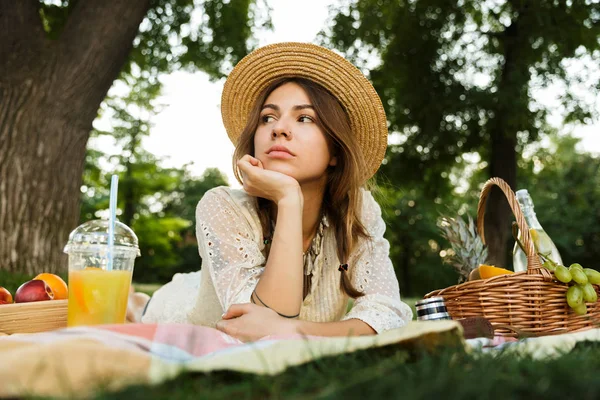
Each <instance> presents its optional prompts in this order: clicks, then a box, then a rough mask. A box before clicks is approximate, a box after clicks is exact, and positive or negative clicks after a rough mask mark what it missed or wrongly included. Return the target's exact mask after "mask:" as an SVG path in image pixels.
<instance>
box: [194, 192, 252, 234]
mask: <svg viewBox="0 0 600 400" xmlns="http://www.w3.org/2000/svg"><path fill="white" fill-rule="evenodd" d="M223 214H225V216H227V220H231V221H232V222H233V221H236V220H239V219H240V218H242V219H245V220H247V221H248V223H250V225H251V226H252V227H253V228H254V227H255V226H256V225H257V223H258V220H259V219H258V213H257V202H256V197H253V196H250V195H248V193H246V192H245V191H244V190H241V189H234V188H230V187H229V186H217V187H214V188H212V189H210V190H208V191H207V192H206V193H204V196H202V198H201V199H200V201H199V202H198V206H197V207H196V219H198V220H206V219H214V218H215V217H217V218H219V219H223V218H224V216H223Z"/></svg>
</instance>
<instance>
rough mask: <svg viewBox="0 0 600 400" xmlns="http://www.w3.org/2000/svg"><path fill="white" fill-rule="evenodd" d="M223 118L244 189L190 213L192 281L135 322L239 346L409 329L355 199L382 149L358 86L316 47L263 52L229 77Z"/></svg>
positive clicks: (378, 240)
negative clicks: (197, 264)
mask: <svg viewBox="0 0 600 400" xmlns="http://www.w3.org/2000/svg"><path fill="white" fill-rule="evenodd" d="M221 107H222V116H223V122H224V124H225V128H226V130H227V133H228V135H229V137H230V139H231V140H232V141H233V143H234V144H235V146H236V150H235V154H234V157H233V158H234V171H235V173H236V177H237V178H238V180H239V181H240V183H242V184H243V190H235V189H230V188H228V187H218V188H215V189H212V190H210V191H209V192H207V193H206V194H205V195H204V197H203V198H202V199H201V200H200V203H199V204H198V208H197V212H196V218H197V226H196V233H197V238H198V247H199V252H200V256H201V258H202V268H201V270H200V272H197V273H192V274H181V275H176V276H175V277H174V279H173V281H172V282H171V283H169V284H167V285H166V286H164V287H163V288H161V289H159V290H158V291H157V292H156V293H155V295H154V297H153V299H152V301H151V302H150V303H149V304H148V306H147V309H146V311H145V314H144V316H143V318H142V321H144V322H187V323H194V324H201V325H205V326H213V327H216V328H217V329H219V330H221V331H223V332H226V333H228V334H230V335H232V336H235V337H237V338H239V339H241V340H244V341H249V340H256V339H258V338H260V337H263V336H266V335H270V334H287V333H302V334H308V335H320V336H345V335H365V334H374V333H379V332H383V331H385V330H389V329H393V328H398V327H401V326H403V325H405V324H406V323H407V322H408V321H409V320H410V319H411V318H412V313H411V310H410V308H409V307H408V306H407V305H406V304H405V303H403V302H402V301H401V300H400V294H399V288H398V281H397V278H396V276H395V274H394V269H393V266H392V263H391V261H390V259H389V244H388V242H387V240H385V239H384V237H383V233H384V231H385V223H384V221H383V219H382V218H381V210H380V207H379V205H378V204H377V203H376V202H375V200H374V199H373V196H372V195H371V193H370V192H369V191H367V190H366V189H364V185H365V183H366V181H367V180H368V179H369V178H370V177H371V176H372V175H373V174H374V173H375V172H376V170H377V169H378V167H379V165H380V164H381V161H382V159H383V156H384V154H385V149H386V146H387V125H386V118H385V113H384V111H383V107H382V104H381V100H380V99H379V97H378V96H377V93H376V92H375V90H374V89H373V87H372V86H371V84H370V83H369V81H368V80H367V79H366V78H365V77H364V75H362V73H361V72H360V71H359V70H358V69H357V68H356V67H354V66H353V65H352V64H350V63H349V62H348V61H346V60H345V59H344V58H342V57H340V56H339V55H337V54H335V53H333V52H331V51H329V50H327V49H325V48H323V47H319V46H315V45H311V44H303V43H280V44H275V45H270V46H266V47H263V48H261V49H258V50H256V51H254V52H252V53H251V54H249V55H248V56H247V57H245V58H244V59H243V60H242V61H240V63H239V64H238V65H237V66H236V67H235V68H234V69H233V71H232V72H231V74H230V76H229V77H228V79H227V81H226V83H225V87H224V90H223V96H222V104H221ZM350 299H353V304H352V308H351V309H350V311H348V306H349V301H350Z"/></svg>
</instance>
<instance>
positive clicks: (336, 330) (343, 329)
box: [292, 319, 377, 336]
mask: <svg viewBox="0 0 600 400" xmlns="http://www.w3.org/2000/svg"><path fill="white" fill-rule="evenodd" d="M292 323H294V324H295V326H296V331H297V332H298V333H300V334H302V335H312V336H362V335H374V334H376V333H377V332H375V330H374V329H373V328H371V326H370V325H369V324H367V323H366V322H363V321H361V320H360V319H349V320H346V321H337V322H310V321H300V320H297V321H292Z"/></svg>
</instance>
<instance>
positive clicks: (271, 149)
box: [254, 82, 336, 184]
mask: <svg viewBox="0 0 600 400" xmlns="http://www.w3.org/2000/svg"><path fill="white" fill-rule="evenodd" d="M316 119H317V114H316V112H315V110H314V109H313V107H312V104H311V101H310V99H309V97H308V95H307V94H306V92H305V91H304V89H302V87H301V86H299V85H298V84H296V83H294V82H288V83H285V84H283V85H281V86H279V87H278V88H277V89H275V90H274V91H273V92H272V93H271V94H270V95H269V96H268V97H267V99H266V100H265V104H263V107H262V110H261V113H260V120H259V123H258V128H257V129H256V134H255V135H254V151H255V154H254V156H255V157H256V158H258V159H259V160H260V161H261V162H262V164H263V166H264V167H265V169H268V170H273V171H277V172H281V173H283V174H286V175H289V176H291V177H293V178H295V179H296V180H297V181H298V182H299V183H300V184H302V183H307V182H311V181H318V180H321V179H323V178H324V176H325V171H326V169H327V167H328V166H330V165H335V163H336V159H335V157H332V156H331V154H330V152H329V148H328V146H327V141H326V139H325V134H324V133H323V131H322V130H321V128H319V126H318V125H317V123H316Z"/></svg>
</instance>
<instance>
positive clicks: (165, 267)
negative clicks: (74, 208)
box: [81, 73, 227, 282]
mask: <svg viewBox="0 0 600 400" xmlns="http://www.w3.org/2000/svg"><path fill="white" fill-rule="evenodd" d="M123 78H124V79H125V80H126V81H127V83H128V86H127V91H126V92H125V93H124V94H122V95H112V96H110V97H109V98H108V99H107V100H106V101H105V103H104V105H103V110H102V111H103V112H104V113H106V114H107V115H108V116H110V117H111V125H112V127H111V130H110V131H107V132H100V131H96V132H95V135H110V136H112V137H114V139H115V145H116V147H117V148H120V149H122V151H121V152H119V153H117V154H113V155H108V154H103V153H102V152H99V151H97V150H94V149H89V151H88V154H87V158H86V164H87V165H86V170H85V173H84V186H83V190H82V192H83V196H82V215H81V216H82V220H89V219H93V218H96V217H98V216H99V214H98V211H103V212H104V213H106V209H107V208H108V201H109V188H110V175H111V174H113V173H116V174H118V175H119V198H118V208H119V209H120V210H122V213H121V214H120V216H119V219H120V220H121V221H122V222H123V223H125V224H126V225H128V226H130V227H131V228H132V229H133V230H134V232H136V234H137V236H138V239H139V243H140V249H141V253H142V256H141V257H140V258H138V259H137V260H136V267H135V269H134V280H136V281H139V282H166V281H168V280H170V278H171V277H172V275H173V274H174V273H176V272H187V271H194V270H198V269H199V268H200V257H199V255H198V250H197V246H196V241H195V237H194V231H193V224H194V220H195V215H194V214H195V208H196V204H197V203H198V201H199V200H200V198H201V197H202V195H203V194H204V193H205V192H206V191H207V190H208V189H210V188H212V187H214V186H219V185H226V184H227V181H226V179H225V178H224V176H223V174H221V173H220V172H219V171H218V170H216V169H209V170H207V171H206V172H205V173H204V175H203V176H202V177H201V178H200V179H198V178H196V177H193V176H192V175H191V174H190V173H189V171H188V166H187V165H186V166H184V167H183V168H182V169H175V168H164V167H162V166H161V160H160V159H159V158H157V157H156V156H154V155H152V154H150V153H149V152H147V151H146V150H145V149H144V148H143V138H144V137H146V136H147V135H148V134H149V133H150V130H151V122H150V121H151V117H152V116H154V115H155V114H157V113H158V112H159V111H160V106H159V105H157V104H156V98H157V97H158V95H159V94H160V84H159V83H156V82H152V81H151V80H147V79H145V78H143V77H141V76H139V75H138V74H135V73H133V74H123ZM106 164H109V165H112V171H105V170H103V168H102V167H101V165H106ZM104 169H106V168H104Z"/></svg>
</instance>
